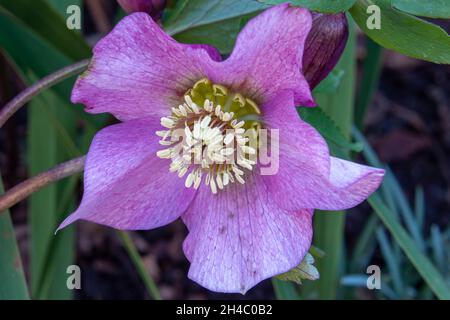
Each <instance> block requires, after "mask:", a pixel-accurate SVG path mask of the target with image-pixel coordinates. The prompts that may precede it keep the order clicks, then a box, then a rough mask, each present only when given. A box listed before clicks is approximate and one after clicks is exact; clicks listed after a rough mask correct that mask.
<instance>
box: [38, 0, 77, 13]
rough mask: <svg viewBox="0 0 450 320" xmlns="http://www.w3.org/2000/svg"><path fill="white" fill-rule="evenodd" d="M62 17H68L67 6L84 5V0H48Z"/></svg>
mask: <svg viewBox="0 0 450 320" xmlns="http://www.w3.org/2000/svg"><path fill="white" fill-rule="evenodd" d="M46 1H47V2H48V3H49V4H50V6H51V7H53V8H54V9H55V10H56V11H57V12H58V13H59V14H60V15H61V16H62V17H67V8H68V7H69V6H71V5H76V6H79V7H80V8H82V7H83V1H82V0H46Z"/></svg>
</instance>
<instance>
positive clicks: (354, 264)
mask: <svg viewBox="0 0 450 320" xmlns="http://www.w3.org/2000/svg"><path fill="white" fill-rule="evenodd" d="M378 224H379V219H378V218H377V216H376V215H375V214H374V213H372V214H371V215H370V217H369V219H368V220H367V222H366V224H365V226H364V228H363V230H362V231H361V233H360V236H359V237H358V239H357V241H356V244H355V247H354V248H353V254H352V260H351V263H350V271H351V272H355V273H358V272H362V271H363V269H364V268H365V267H367V265H368V264H369V261H370V258H371V257H372V255H373V252H374V251H375V247H376V242H375V232H376V229H377V227H378Z"/></svg>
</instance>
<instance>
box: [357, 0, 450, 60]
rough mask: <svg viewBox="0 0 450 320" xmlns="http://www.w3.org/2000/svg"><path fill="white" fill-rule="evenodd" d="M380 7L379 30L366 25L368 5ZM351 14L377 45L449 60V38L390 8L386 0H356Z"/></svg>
mask: <svg viewBox="0 0 450 320" xmlns="http://www.w3.org/2000/svg"><path fill="white" fill-rule="evenodd" d="M371 5H377V6H378V7H380V9H381V29H380V30H378V29H374V30H370V29H369V28H368V27H367V18H368V17H369V14H367V13H366V12H367V7H369V6H371ZM350 13H351V14H352V16H353V19H355V21H356V23H357V24H358V25H359V27H360V28H361V29H362V30H363V31H364V32H365V33H366V34H367V35H368V36H369V37H370V38H371V39H372V40H373V41H375V42H376V43H378V44H379V45H381V46H383V47H385V48H388V49H392V50H395V51H397V52H400V53H402V54H405V55H407V56H410V57H413V58H417V59H422V60H426V61H430V62H435V63H444V64H449V63H450V37H449V36H448V34H447V33H446V32H445V31H444V30H443V29H442V28H440V27H438V26H436V25H434V24H432V23H429V22H427V21H424V20H421V19H419V18H417V17H414V16H412V15H409V14H407V13H403V12H400V11H398V10H396V9H394V8H392V7H391V5H390V1H388V0H358V1H357V2H356V3H355V5H354V6H353V7H352V8H351V9H350Z"/></svg>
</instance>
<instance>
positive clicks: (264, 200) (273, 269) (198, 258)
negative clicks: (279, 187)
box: [182, 174, 313, 293]
mask: <svg viewBox="0 0 450 320" xmlns="http://www.w3.org/2000/svg"><path fill="white" fill-rule="evenodd" d="M312 214H313V212H312V210H308V209H307V210H297V211H296V212H287V211H284V210H281V209H280V208H279V207H277V206H276V205H275V204H274V202H273V201H271V195H270V190H269V189H268V188H267V187H266V186H265V185H264V183H262V181H261V177H260V176H257V175H254V176H252V175H251V174H250V175H249V176H248V177H246V183H245V185H241V184H239V183H234V184H232V185H229V186H227V187H226V190H223V191H221V192H219V193H218V194H216V195H213V194H212V193H211V190H210V189H209V187H208V186H205V185H203V186H201V187H200V189H199V191H198V194H197V197H196V198H195V200H194V201H193V203H192V205H191V207H190V208H189V209H188V211H187V212H186V213H185V214H184V215H183V216H182V218H183V221H184V222H185V223H186V225H187V227H188V229H189V235H188V237H187V238H186V240H185V242H184V252H185V254H186V256H187V258H188V259H189V261H190V262H191V267H190V269H189V274H188V276H189V278H190V279H192V280H193V281H195V282H197V283H199V284H200V285H202V286H203V287H205V288H208V289H210V290H213V291H219V292H239V293H245V292H246V291H247V290H249V289H250V288H252V287H253V286H255V285H256V284H257V283H259V282H260V281H262V280H264V279H267V278H270V277H272V276H274V275H277V274H280V273H283V272H286V271H288V270H290V269H292V268H294V267H295V266H297V265H298V264H300V262H301V260H302V259H303V257H304V255H305V254H306V252H307V250H308V249H309V247H310V244H311V238H312V225H311V224H312V221H311V220H312Z"/></svg>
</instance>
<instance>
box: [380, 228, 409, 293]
mask: <svg viewBox="0 0 450 320" xmlns="http://www.w3.org/2000/svg"><path fill="white" fill-rule="evenodd" d="M376 233H377V239H378V243H379V244H380V249H381V254H382V255H383V257H384V261H385V262H386V265H387V268H388V269H389V274H390V275H391V277H392V283H393V285H394V289H395V292H397V294H399V295H400V296H403V295H404V292H405V288H404V284H403V279H402V274H401V272H400V268H401V266H400V262H399V260H398V257H397V256H396V255H395V253H394V250H392V245H391V243H390V242H389V240H388V238H387V236H386V232H385V231H384V229H383V228H382V227H379V228H378V229H377V231H376Z"/></svg>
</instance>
